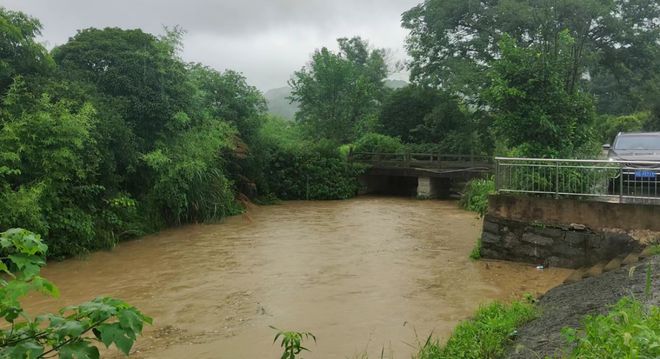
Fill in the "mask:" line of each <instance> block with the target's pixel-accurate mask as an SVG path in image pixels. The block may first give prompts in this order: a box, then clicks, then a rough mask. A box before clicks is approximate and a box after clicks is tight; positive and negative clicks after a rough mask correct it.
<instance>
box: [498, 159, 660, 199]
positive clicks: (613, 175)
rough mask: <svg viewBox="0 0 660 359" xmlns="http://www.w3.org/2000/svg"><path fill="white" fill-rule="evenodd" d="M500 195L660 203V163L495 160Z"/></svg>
mask: <svg viewBox="0 0 660 359" xmlns="http://www.w3.org/2000/svg"><path fill="white" fill-rule="evenodd" d="M495 187H496V189H497V191H498V193H529V194H541V195H552V196H555V197H560V196H576V197H595V198H599V199H606V200H618V201H619V202H625V201H626V200H629V199H633V200H640V199H641V200H653V201H656V200H660V192H659V190H660V162H647V161H609V160H569V159H540V158H508V157H496V158H495Z"/></svg>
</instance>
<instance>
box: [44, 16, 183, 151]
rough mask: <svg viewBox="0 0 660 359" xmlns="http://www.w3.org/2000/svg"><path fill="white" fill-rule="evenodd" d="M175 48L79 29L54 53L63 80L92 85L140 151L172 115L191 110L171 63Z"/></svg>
mask: <svg viewBox="0 0 660 359" xmlns="http://www.w3.org/2000/svg"><path fill="white" fill-rule="evenodd" d="M176 52H177V43H176V42H175V41H173V40H172V38H171V37H166V38H164V39H162V40H159V39H158V38H157V37H155V36H154V35H151V34H147V33H145V32H143V31H142V30H139V29H136V30H123V29H119V28H105V29H95V28H89V29H84V30H80V31H79V32H78V33H77V34H76V35H75V36H74V37H73V38H71V39H70V40H69V42H67V43H66V44H64V45H61V46H59V47H57V48H55V49H53V52H52V53H53V58H54V59H55V61H56V62H57V64H58V65H59V66H60V69H61V71H62V72H63V76H65V77H66V78H68V79H71V80H78V81H81V82H85V83H90V84H93V85H94V86H95V87H96V89H97V91H98V94H99V95H101V96H102V97H105V98H111V99H112V101H113V110H114V111H115V112H117V113H118V114H119V115H121V116H122V118H124V119H125V121H126V123H127V124H128V126H130V128H131V129H132V130H133V131H134V133H135V135H136V138H137V139H138V141H139V145H140V148H141V149H142V150H147V149H150V148H151V147H153V143H154V141H155V140H156V139H157V138H158V137H159V136H161V135H163V134H164V131H167V124H168V123H169V122H170V121H172V120H173V119H174V115H175V114H177V113H178V112H180V111H185V110H187V109H188V108H189V106H190V100H191V98H190V96H189V94H190V93H191V92H192V88H191V86H190V83H189V82H188V77H187V74H186V68H185V65H184V64H183V63H182V62H181V61H179V60H178V59H177V58H176Z"/></svg>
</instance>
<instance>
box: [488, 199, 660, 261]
mask: <svg viewBox="0 0 660 359" xmlns="http://www.w3.org/2000/svg"><path fill="white" fill-rule="evenodd" d="M500 197H501V196H493V197H491V200H490V208H489V212H488V214H487V215H486V216H485V218H484V223H483V234H482V237H481V242H482V251H481V254H482V256H483V257H484V258H493V259H504V260H511V261H519V262H528V263H533V264H537V265H545V266H557V267H564V268H580V267H584V266H590V265H594V264H596V263H598V262H601V261H603V260H610V259H613V258H615V257H618V256H621V255H626V254H629V253H631V252H634V251H640V250H642V249H643V247H644V246H645V244H644V243H642V241H640V240H639V238H635V236H633V233H634V232H632V231H630V230H628V229H629V228H612V227H609V228H604V227H598V228H594V227H589V226H587V225H585V224H577V223H571V222H569V220H570V217H567V213H564V214H562V217H563V219H564V220H565V221H566V222H567V223H557V217H558V216H552V218H548V219H546V218H544V217H543V216H533V217H531V216H530V217H526V219H525V217H523V216H520V217H518V218H512V216H511V215H510V213H512V210H511V209H516V208H519V207H520V206H521V203H520V202H522V203H523V204H524V206H530V205H532V206H533V205H538V206H542V207H543V208H542V211H541V213H557V208H565V207H566V203H564V202H562V201H563V200H561V199H560V200H548V199H542V200H541V201H539V202H538V203H534V198H524V197H520V202H519V201H518V200H517V199H516V197H512V196H507V197H506V198H504V199H502V198H500ZM507 204H509V205H510V207H507ZM553 207H554V208H553ZM586 207H587V208H588V206H586ZM621 210H623V208H620V209H618V211H619V212H620V211H621ZM538 212H539V211H537V213H538ZM503 214H507V215H503ZM589 215H590V214H589V213H582V214H581V217H579V218H586V217H585V216H589ZM528 216H529V214H528ZM531 218H533V219H531ZM657 220H658V221H660V218H657ZM621 227H625V226H621ZM639 229H642V228H639ZM652 234H653V235H655V234H657V233H656V232H652Z"/></svg>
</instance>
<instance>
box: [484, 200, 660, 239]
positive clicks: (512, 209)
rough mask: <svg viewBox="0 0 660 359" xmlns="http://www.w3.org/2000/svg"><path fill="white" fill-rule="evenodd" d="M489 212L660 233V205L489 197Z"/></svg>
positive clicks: (507, 217) (498, 214) (505, 217)
mask: <svg viewBox="0 0 660 359" xmlns="http://www.w3.org/2000/svg"><path fill="white" fill-rule="evenodd" d="M488 213H489V214H491V215H493V216H495V217H498V218H504V219H511V220H517V221H523V222H534V221H542V222H543V223H546V224H560V225H561V224H570V223H580V224H583V225H585V226H587V227H589V228H593V229H602V228H618V229H623V230H632V229H645V230H651V231H660V206H657V205H645V204H619V203H607V202H598V201H580V200H575V199H552V198H545V197H528V196H509V195H493V196H491V197H490V198H489V208H488Z"/></svg>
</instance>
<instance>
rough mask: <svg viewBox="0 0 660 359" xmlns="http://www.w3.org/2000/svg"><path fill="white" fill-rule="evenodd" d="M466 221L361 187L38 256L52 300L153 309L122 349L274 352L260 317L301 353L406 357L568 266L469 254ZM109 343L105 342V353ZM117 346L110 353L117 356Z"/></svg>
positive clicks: (47, 306)
mask: <svg viewBox="0 0 660 359" xmlns="http://www.w3.org/2000/svg"><path fill="white" fill-rule="evenodd" d="M479 232H480V221H479V220H478V219H477V218H476V216H475V215H474V214H472V213H468V212H465V211H462V210H460V209H458V208H457V205H456V203H455V202H446V201H418V200H412V199H404V198H379V197H362V198H357V199H353V200H348V201H323V202H287V203H284V204H280V205H274V206H263V207H254V208H251V209H250V211H249V212H248V214H245V215H242V216H236V217H233V218H230V219H228V220H226V221H224V222H223V223H219V224H212V225H191V226H186V227H182V228H177V229H172V230H167V231H164V232H161V233H159V234H156V235H151V236H147V237H144V238H143V239H140V240H135V241H130V242H126V243H122V244H121V245H119V246H118V247H117V248H115V249H114V250H113V251H110V252H98V253H94V254H92V255H90V256H88V257H87V258H85V259H75V260H68V261H65V262H61V263H51V264H49V265H48V266H47V268H46V269H45V270H44V272H43V275H44V276H45V277H46V278H48V279H50V280H52V281H54V282H55V283H56V284H57V285H58V286H59V288H60V290H61V292H62V296H61V297H60V298H58V299H57V300H53V299H45V298H41V297H33V298H30V300H29V303H28V305H27V308H28V309H29V310H30V312H31V313H35V312H39V311H43V310H53V309H55V308H57V307H59V306H63V305H67V304H74V303H78V302H82V301H84V300H87V299H91V298H93V297H95V296H98V295H110V296H115V297H119V298H122V299H125V300H127V301H128V302H130V303H132V304H134V305H136V306H138V307H139V308H140V309H141V310H142V311H143V312H145V313H146V314H148V315H150V316H152V317H153V318H154V325H153V326H151V327H148V328H147V329H146V331H145V335H144V337H142V338H140V339H139V341H138V343H137V344H136V346H135V347H134V352H135V354H134V355H132V356H131V357H135V358H165V359H169V358H172V359H175V358H177V359H178V358H188V359H193V358H231V359H234V358H248V359H253V358H256V359H261V358H277V357H278V356H277V354H278V353H280V351H279V348H278V347H277V346H276V345H273V344H272V340H273V336H274V330H273V329H271V328H269V326H270V325H273V326H276V327H278V328H284V329H296V330H305V331H310V332H312V333H314V334H315V335H316V336H317V338H318V343H316V344H314V343H308V344H309V348H310V349H311V350H312V352H311V353H309V354H306V355H305V356H304V357H305V358H306V359H314V358H357V357H360V356H361V355H363V354H369V357H371V358H380V355H381V352H384V354H385V355H384V357H385V358H410V355H411V354H412V353H413V352H415V351H416V348H417V347H418V341H423V340H424V339H425V338H426V336H428V334H429V333H431V332H432V333H433V334H434V335H435V336H437V337H439V338H446V337H447V335H448V334H449V333H450V332H451V330H452V328H453V327H454V326H455V325H456V323H458V322H459V321H460V320H462V319H465V318H467V317H469V316H470V315H471V314H472V313H473V312H474V311H475V309H477V308H478V306H479V305H480V304H482V303H486V302H489V301H492V300H494V299H502V300H507V299H511V298H515V297H519V296H520V295H521V294H522V293H524V292H531V293H534V294H539V293H542V292H544V291H546V290H548V289H550V288H551V287H553V286H556V285H558V284H559V283H560V282H561V281H562V280H563V279H564V278H565V277H566V276H567V275H568V274H569V271H566V270H560V269H546V270H537V269H536V268H534V267H533V266H528V265H519V264H513V263H505V262H493V261H478V262H472V261H470V260H469V259H468V254H469V253H470V250H471V249H472V247H473V246H474V243H475V240H476V239H477V237H478V236H479ZM115 353H116V352H112V353H111V354H110V356H111V357H114V355H115ZM117 357H120V356H117Z"/></svg>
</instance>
